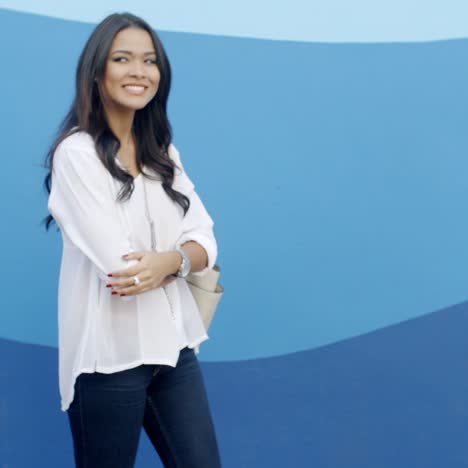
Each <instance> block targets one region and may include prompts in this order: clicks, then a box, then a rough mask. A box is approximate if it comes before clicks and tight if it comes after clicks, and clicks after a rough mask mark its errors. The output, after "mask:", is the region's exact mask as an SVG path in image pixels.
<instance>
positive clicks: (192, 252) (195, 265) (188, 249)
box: [170, 241, 208, 273]
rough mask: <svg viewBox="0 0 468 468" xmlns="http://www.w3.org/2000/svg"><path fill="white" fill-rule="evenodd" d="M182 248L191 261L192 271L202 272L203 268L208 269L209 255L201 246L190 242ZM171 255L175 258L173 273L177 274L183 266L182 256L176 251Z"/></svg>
mask: <svg viewBox="0 0 468 468" xmlns="http://www.w3.org/2000/svg"><path fill="white" fill-rule="evenodd" d="M181 247H182V249H183V250H184V252H185V254H186V255H187V256H188V258H189V259H190V264H191V269H190V271H192V272H195V271H201V270H203V268H206V266H207V265H208V255H207V254H206V250H205V249H204V248H203V247H202V246H201V245H200V244H198V243H197V242H194V241H189V242H186V243H185V244H183V245H182V246H181ZM170 254H171V255H172V257H173V262H172V265H173V268H172V269H173V273H177V271H178V270H179V267H180V264H181V256H180V254H179V253H178V252H176V251H173V252H170Z"/></svg>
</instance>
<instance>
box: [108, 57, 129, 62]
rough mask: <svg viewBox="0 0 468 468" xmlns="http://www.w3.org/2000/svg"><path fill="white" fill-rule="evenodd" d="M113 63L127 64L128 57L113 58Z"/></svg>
mask: <svg viewBox="0 0 468 468" xmlns="http://www.w3.org/2000/svg"><path fill="white" fill-rule="evenodd" d="M112 61H113V62H127V61H128V59H127V57H123V56H117V57H113V58H112Z"/></svg>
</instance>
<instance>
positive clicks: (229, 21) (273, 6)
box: [0, 0, 468, 42]
mask: <svg viewBox="0 0 468 468" xmlns="http://www.w3.org/2000/svg"><path fill="white" fill-rule="evenodd" d="M149 5H150V6H149ZM0 7H2V8H5V9H12V10H15V11H21V12H24V13H34V14H40V15H46V16H51V17H55V18H63V19H67V20H74V21H84V22H91V23H96V22H98V21H100V20H101V19H102V18H103V17H104V16H106V15H107V14H109V13H112V12H114V11H127V10H128V9H129V4H128V2H127V1H126V0H112V1H111V0H102V1H100V2H99V3H96V2H93V1H92V0H83V1H81V2H75V3H63V2H60V1H58V0H47V1H41V2H37V1H35V0H0ZM131 11H132V12H134V13H136V14H138V15H141V16H143V17H145V18H147V19H148V20H149V21H150V22H151V23H152V24H153V25H154V26H155V27H156V28H158V29H162V30H169V31H177V32H192V33H202V34H211V35H223V36H235V37H250V38H257V39H274V40H289V41H303V42H414V41H416V42H420V41H433V40H440V39H451V38H460V37H466V36H467V35H468V25H467V22H466V18H467V16H468V5H467V4H466V3H465V2H461V1H459V0H446V1H444V2H427V1H424V0H412V1H405V0H393V1H392V0H385V1H379V2H375V1H374V2H373V1H371V0H357V1H354V2H349V1H346V0H314V1H307V0H291V1H288V2H287V1H281V2H271V1H267V0H255V1H249V0H237V1H234V0H230V1H222V2H219V1H216V0H202V1H198V2H196V3H194V2H192V1H190V0H173V1H171V2H163V1H159V2H151V3H150V4H149V3H148V1H147V0H134V1H133V2H132V5H131Z"/></svg>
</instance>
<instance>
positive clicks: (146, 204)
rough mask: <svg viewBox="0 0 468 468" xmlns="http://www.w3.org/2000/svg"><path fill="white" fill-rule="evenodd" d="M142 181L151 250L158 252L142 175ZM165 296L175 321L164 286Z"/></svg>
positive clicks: (142, 175)
mask: <svg viewBox="0 0 468 468" xmlns="http://www.w3.org/2000/svg"><path fill="white" fill-rule="evenodd" d="M141 180H142V183H143V193H144V199H145V216H146V221H147V222H148V226H149V230H150V239H151V250H153V251H156V230H155V228H154V220H153V218H152V217H151V214H150V210H149V203H148V194H147V192H146V182H145V175H144V174H141ZM163 291H164V294H165V295H166V298H167V302H168V304H169V309H170V311H171V317H172V320H175V315H174V309H173V307H172V302H171V300H170V298H169V294H168V293H167V290H166V287H165V286H163Z"/></svg>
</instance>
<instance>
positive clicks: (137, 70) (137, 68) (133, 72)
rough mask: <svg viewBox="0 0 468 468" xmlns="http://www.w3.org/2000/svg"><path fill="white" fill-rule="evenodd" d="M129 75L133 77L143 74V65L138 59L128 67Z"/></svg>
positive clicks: (142, 75)
mask: <svg viewBox="0 0 468 468" xmlns="http://www.w3.org/2000/svg"><path fill="white" fill-rule="evenodd" d="M130 76H132V77H135V78H143V77H144V76H145V67H144V66H143V64H142V63H141V62H140V61H139V60H135V61H134V62H133V64H132V68H131V69H130Z"/></svg>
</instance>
